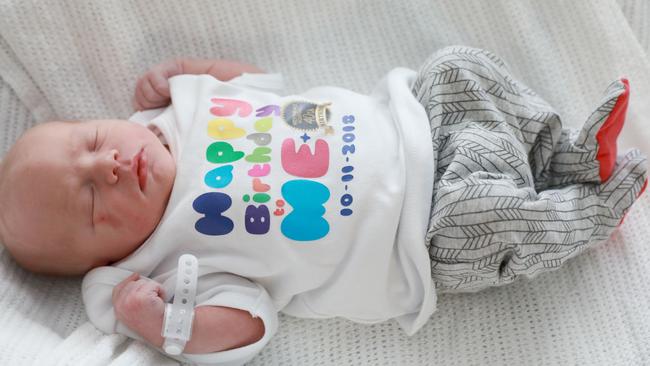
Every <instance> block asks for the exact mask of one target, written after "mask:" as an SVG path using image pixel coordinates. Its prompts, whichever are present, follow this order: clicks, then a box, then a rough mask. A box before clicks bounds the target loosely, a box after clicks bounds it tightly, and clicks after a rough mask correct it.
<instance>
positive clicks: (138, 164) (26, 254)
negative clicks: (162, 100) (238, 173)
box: [1, 120, 176, 274]
mask: <svg viewBox="0 0 650 366" xmlns="http://www.w3.org/2000/svg"><path fill="white" fill-rule="evenodd" d="M7 160H8V161H9V162H8V164H7V169H4V170H5V172H4V173H5V177H6V180H5V183H6V186H4V187H3V188H2V191H3V192H10V194H4V193H3V198H2V199H3V200H6V201H7V205H6V208H8V210H7V209H3V210H2V211H3V213H2V216H3V217H2V220H1V223H2V225H3V231H4V236H5V238H4V239H5V241H6V242H7V244H8V243H11V242H16V243H20V245H14V246H15V247H13V248H12V247H11V246H10V245H8V247H9V249H10V251H11V252H12V254H13V255H14V257H15V258H16V259H17V260H18V261H19V262H21V264H23V265H24V266H26V267H27V268H28V269H32V270H35V271H39V272H46V273H60V274H73V273H84V272H86V271H88V270H89V269H91V268H94V267H96V266H99V265H105V264H108V263H111V262H114V261H117V260H119V259H122V258H124V257H126V256H127V255H128V254H130V253H131V252H133V251H134V250H135V249H136V248H137V247H138V246H140V245H141V244H142V243H143V242H144V241H145V240H146V238H147V237H148V236H149V235H150V234H151V233H152V231H153V230H154V229H155V227H156V225H157V224H158V222H159V221H160V218H161V217H162V215H163V212H164V210H165V207H166V205H167V201H168V199H169V195H170V193H171V189H172V185H173V182H174V176H175V174H176V168H175V164H174V160H173V158H172V156H171V154H170V153H169V151H168V150H167V149H166V147H165V146H163V145H162V143H161V142H160V140H159V139H158V138H157V137H156V136H155V135H154V134H153V133H152V132H151V131H150V130H148V129H147V128H145V127H143V126H141V125H139V124H136V123H133V122H128V121H120V120H100V121H86V122H50V123H45V124H43V125H40V126H37V127H35V128H33V129H32V130H30V131H28V132H27V133H25V135H24V136H23V137H21V139H19V141H18V142H17V143H16V145H15V146H14V147H13V148H12V150H11V151H10V152H9V154H8V155H7ZM12 239H14V240H12ZM57 261H58V263H57Z"/></svg>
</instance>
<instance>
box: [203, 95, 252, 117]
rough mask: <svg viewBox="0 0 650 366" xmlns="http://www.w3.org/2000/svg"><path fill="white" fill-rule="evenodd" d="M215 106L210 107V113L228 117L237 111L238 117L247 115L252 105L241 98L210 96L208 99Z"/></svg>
mask: <svg viewBox="0 0 650 366" xmlns="http://www.w3.org/2000/svg"><path fill="white" fill-rule="evenodd" d="M210 101H212V103H214V104H216V106H214V107H212V108H210V113H212V114H214V115H215V116H217V117H228V116H232V115H233V114H235V112H237V111H239V114H238V115H239V117H247V116H248V115H249V114H251V112H252V111H253V107H251V105H250V104H248V103H246V102H244V101H243V100H237V99H225V98H212V99H210Z"/></svg>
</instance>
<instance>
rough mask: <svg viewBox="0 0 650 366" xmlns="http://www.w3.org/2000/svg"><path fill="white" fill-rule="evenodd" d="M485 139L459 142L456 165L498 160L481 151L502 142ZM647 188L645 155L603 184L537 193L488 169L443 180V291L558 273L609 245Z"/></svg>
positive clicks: (439, 227)
mask: <svg viewBox="0 0 650 366" xmlns="http://www.w3.org/2000/svg"><path fill="white" fill-rule="evenodd" d="M482 136H483V139H484V140H478V141H477V140H476V135H474V136H471V137H469V138H466V137H462V136H461V137H458V138H456V139H455V140H456V141H455V142H456V147H455V150H456V154H455V155H454V158H453V160H454V161H453V162H452V163H451V164H450V165H449V166H450V167H452V169H454V167H460V166H471V165H472V164H473V161H475V159H476V157H477V156H478V155H479V154H481V155H483V157H484V158H485V159H492V158H494V156H490V155H491V154H490V153H489V152H488V151H486V150H485V149H484V146H482V145H483V143H484V142H485V141H492V140H494V139H498V137H495V136H491V135H489V134H487V135H485V134H484V133H483V134H482ZM488 170H489V169H488ZM459 175H463V174H462V173H461V174H459V173H458V170H457V173H456V174H455V176H459ZM448 176H450V177H451V176H452V175H451V174H449V175H448ZM644 185H645V158H644V157H643V156H642V155H641V154H640V153H639V151H638V150H633V151H631V152H629V153H628V154H627V155H625V157H622V158H621V159H619V160H618V162H617V165H616V168H615V169H614V171H613V173H612V175H611V177H610V179H609V180H607V181H606V182H605V183H603V184H601V185H596V184H589V183H587V184H574V185H569V186H565V187H562V188H560V189H549V190H545V191H542V192H539V193H536V192H535V189H533V188H532V187H518V185H517V184H516V183H515V182H514V180H513V179H512V178H511V177H510V176H508V175H505V174H501V173H494V172H490V171H485V170H483V171H474V172H471V173H468V174H464V175H463V177H462V179H460V180H458V179H453V180H452V181H447V180H445V179H443V180H442V181H441V182H440V185H439V188H438V191H437V194H436V197H435V199H434V206H433V214H432V217H431V220H430V227H429V231H428V235H427V238H429V240H430V247H429V255H430V258H431V270H432V277H433V279H434V281H435V283H436V287H437V288H438V289H439V290H440V291H441V292H464V291H477V290H481V289H484V288H486V287H489V286H498V285H502V284H506V283H510V282H512V281H514V280H515V279H516V278H518V277H521V276H523V277H528V278H531V277H534V276H535V275H536V274H538V273H541V272H545V271H550V270H554V269H557V268H558V267H560V266H561V265H562V264H563V263H564V262H565V261H566V260H568V259H569V258H572V257H574V256H576V255H577V254H579V253H581V252H582V251H584V250H585V249H587V248H590V247H592V246H594V245H596V244H597V243H598V242H600V241H602V240H605V239H607V238H608V237H609V235H610V234H611V233H612V231H613V230H614V229H615V227H616V226H617V225H618V224H619V223H620V222H621V220H622V218H623V216H624V214H625V212H626V211H627V210H628V209H629V207H630V206H631V205H632V203H633V202H634V200H635V199H636V198H637V197H638V195H639V194H640V193H641V192H642V190H643V188H644Z"/></svg>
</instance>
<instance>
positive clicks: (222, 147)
mask: <svg viewBox="0 0 650 366" xmlns="http://www.w3.org/2000/svg"><path fill="white" fill-rule="evenodd" d="M205 156H206V159H208V161H209V162H211V163H215V164H225V163H232V162H233V161H237V160H239V159H241V158H242V157H244V153H243V152H241V151H235V149H233V147H232V145H230V144H229V143H227V142H221V141H220V142H213V143H211V144H210V146H208V149H207V150H206V152H205Z"/></svg>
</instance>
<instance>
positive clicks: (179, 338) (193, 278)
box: [162, 254, 199, 355]
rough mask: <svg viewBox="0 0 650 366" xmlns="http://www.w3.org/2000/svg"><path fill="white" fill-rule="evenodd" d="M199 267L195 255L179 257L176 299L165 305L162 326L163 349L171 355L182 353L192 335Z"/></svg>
mask: <svg viewBox="0 0 650 366" xmlns="http://www.w3.org/2000/svg"><path fill="white" fill-rule="evenodd" d="M198 269H199V262H198V260H197V259H196V257H195V256H193V255H191V254H183V255H182V256H181V257H180V258H179V259H178V272H177V273H176V292H175V293H174V301H173V302H172V303H171V304H167V305H166V306H165V316H164V320H163V327H162V336H163V337H164V338H165V343H163V350H164V351H165V352H166V353H168V354H170V355H180V354H181V353H182V352H183V349H185V344H186V343H187V341H188V340H189V339H190V337H191V336H192V321H193V320H194V298H195V297H196V283H197V278H198V272H199V271H198Z"/></svg>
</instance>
